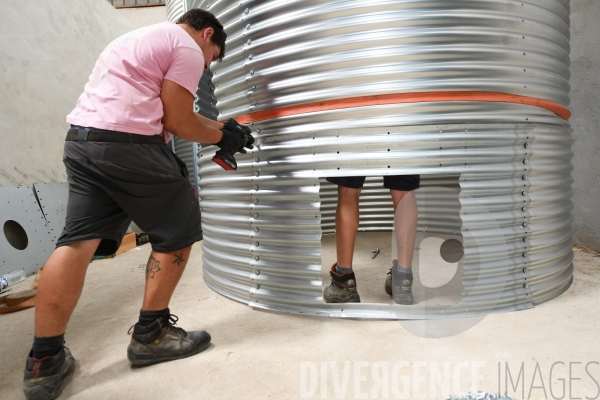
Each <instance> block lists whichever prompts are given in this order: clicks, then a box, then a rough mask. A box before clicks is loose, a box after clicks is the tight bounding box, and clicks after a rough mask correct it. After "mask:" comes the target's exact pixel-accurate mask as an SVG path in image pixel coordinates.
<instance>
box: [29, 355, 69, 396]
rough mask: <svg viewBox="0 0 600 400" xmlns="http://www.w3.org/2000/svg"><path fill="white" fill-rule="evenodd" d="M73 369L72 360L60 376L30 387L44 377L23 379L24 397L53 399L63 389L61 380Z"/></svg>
mask: <svg viewBox="0 0 600 400" xmlns="http://www.w3.org/2000/svg"><path fill="white" fill-rule="evenodd" d="M74 370H75V360H73V363H72V364H71V365H70V366H69V368H68V369H67V370H66V371H65V373H64V374H62V375H61V376H56V377H55V378H53V379H52V380H50V381H48V383H47V384H45V385H44V386H38V387H35V386H33V387H31V386H32V384H35V382H36V381H38V380H41V379H44V378H33V379H29V380H27V381H25V383H24V388H23V390H24V392H25V398H26V399H27V400H54V399H56V398H58V397H59V396H60V395H61V393H62V391H63V387H62V381H63V380H64V379H65V378H66V377H67V376H69V375H70V374H71V373H72V372H73V371H74Z"/></svg>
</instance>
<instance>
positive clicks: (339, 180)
mask: <svg viewBox="0 0 600 400" xmlns="http://www.w3.org/2000/svg"><path fill="white" fill-rule="evenodd" d="M365 178H366V177H365V176H339V177H334V178H325V179H327V181H328V182H331V183H334V184H336V185H338V186H343V187H347V188H351V189H362V187H363V185H364V183H365ZM383 187H384V188H386V189H390V190H400V191H403V192H410V191H411V190H415V189H418V188H419V187H421V175H390V176H384V177H383Z"/></svg>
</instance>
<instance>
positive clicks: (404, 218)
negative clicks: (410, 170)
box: [390, 190, 418, 268]
mask: <svg viewBox="0 0 600 400" xmlns="http://www.w3.org/2000/svg"><path fill="white" fill-rule="evenodd" d="M390 194H391V195H392V201H393V202H394V216H398V217H396V218H395V220H396V222H397V223H396V226H395V227H394V228H395V232H396V244H397V245H398V264H399V265H400V266H401V267H403V268H409V267H411V266H412V259H413V252H414V248H415V236H416V234H417V220H418V209H417V199H416V197H415V193H414V191H408V192H405V191H400V190H390Z"/></svg>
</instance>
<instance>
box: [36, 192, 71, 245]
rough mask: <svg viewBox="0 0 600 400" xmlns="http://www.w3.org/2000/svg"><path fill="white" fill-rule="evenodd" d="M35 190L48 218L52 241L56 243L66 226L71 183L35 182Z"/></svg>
mask: <svg viewBox="0 0 600 400" xmlns="http://www.w3.org/2000/svg"><path fill="white" fill-rule="evenodd" d="M33 192H34V194H35V196H36V198H37V201H38V203H39V205H40V207H41V211H42V213H43V214H44V218H45V219H46V224H47V225H48V230H49V233H50V237H51V238H52V243H53V244H56V241H57V240H58V238H59V237H60V235H61V233H62V231H63V228H64V227H65V218H66V217H67V202H68V200H69V184H68V183H66V182H51V183H34V184H33Z"/></svg>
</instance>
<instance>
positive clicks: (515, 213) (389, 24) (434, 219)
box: [190, 0, 573, 318]
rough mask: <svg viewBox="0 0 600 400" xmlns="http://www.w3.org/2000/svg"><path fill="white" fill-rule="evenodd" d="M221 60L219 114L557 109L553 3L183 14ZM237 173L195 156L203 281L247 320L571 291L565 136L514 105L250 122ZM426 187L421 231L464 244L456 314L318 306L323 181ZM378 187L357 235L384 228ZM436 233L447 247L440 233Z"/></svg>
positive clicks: (333, 2)
mask: <svg viewBox="0 0 600 400" xmlns="http://www.w3.org/2000/svg"><path fill="white" fill-rule="evenodd" d="M192 3H193V6H194V7H201V8H207V9H208V10H210V11H211V12H213V13H215V14H216V15H217V17H218V18H219V20H220V21H221V22H222V23H223V24H224V26H225V27H226V30H227V32H228V35H229V37H228V41H227V49H228V53H227V56H226V58H225V59H224V61H223V62H222V63H219V64H214V65H213V66H212V71H213V72H214V77H213V79H212V81H213V82H214V84H215V87H216V88H215V95H216V97H217V99H218V103H217V107H218V108H219V111H220V112H221V114H220V118H227V117H235V116H239V115H241V114H246V113H248V112H254V111H261V110H270V109H273V108H278V107H282V106H288V105H297V104H302V103H306V102H315V101H325V100H335V99H344V98H349V97H356V96H368V95H377V94H395V93H411V92H423V91H492V92H500V93H510V94H517V95H523V96H529V97H534V98H538V99H543V100H549V101H553V102H556V103H558V104H560V105H563V106H568V104H569V97H568V91H569V84H568V79H569V64H570V60H569V55H568V54H569V2H568V1H566V0H529V1H512V0H494V1H491V0H490V1H487V0H481V1H473V0H456V1H442V0H438V1H435V0H434V1H425V0H375V1H369V2H365V1H359V0H314V1H310V2H306V1H300V0H285V1H283V0H263V1H253V0H246V1H243V0H242V1H232V0H211V1H192V2H190V5H192ZM252 129H253V131H254V134H255V136H256V137H257V139H258V141H257V142H258V148H257V149H256V150H254V151H253V152H251V153H250V154H248V155H239V156H237V157H238V171H237V172H235V173H231V172H229V173H228V172H224V171H222V170H221V169H220V168H219V167H218V166H216V165H215V164H214V163H212V162H211V161H210V158H211V157H212V154H213V152H214V151H215V148H214V147H208V148H205V149H202V150H201V151H200V153H199V162H198V166H199V168H200V171H199V177H200V187H201V192H200V196H201V208H202V210H203V214H202V216H203V229H204V233H205V240H204V243H203V249H204V272H205V280H206V282H207V284H208V285H209V286H210V287H212V288H213V289H214V290H216V291H218V292H219V293H221V294H223V295H225V296H229V297H231V298H233V299H235V300H238V301H242V302H245V303H247V304H249V305H251V306H253V307H257V308H265V309H273V310H281V311H288V312H295V313H308V314H314V315H326V316H337V317H360V318H449V317H459V316H466V315H480V314H485V313H487V312H492V311H509V310H519V309H524V308H528V307H532V306H533V305H534V304H537V303H539V302H542V301H547V300H549V299H551V298H553V297H555V296H558V295H559V294H560V293H562V292H563V291H564V290H566V288H568V286H569V285H570V283H571V281H572V257H573V256H572V251H571V247H572V237H571V236H572V228H571V222H572V216H571V209H572V202H571V191H570V185H571V183H572V178H571V176H570V173H571V170H572V164H571V162H570V160H571V158H572V153H571V150H570V146H571V143H572V139H571V136H570V133H571V131H570V127H569V125H568V123H567V122H566V121H564V120H562V119H561V118H559V117H558V116H557V115H555V114H554V113H552V112H550V111H548V110H545V109H542V108H538V107H534V106H529V105H520V104H511V103H481V102H472V101H461V102H445V101H439V102H427V103H424V102H421V103H412V104H391V105H384V106H364V107H357V108H348V109H340V110H330V111H318V112H311V113H308V114H301V115H295V116H287V117H280V118H273V119H270V120H266V121H262V122H257V123H254V124H252ZM396 174H421V176H422V179H423V187H422V189H419V190H418V191H417V193H416V194H417V200H418V203H419V226H418V231H419V235H421V236H422V235H424V234H429V235H438V236H444V235H446V236H448V235H454V236H456V237H459V238H460V240H461V241H462V242H463V245H464V250H465V255H464V258H463V260H462V261H461V271H462V287H463V289H462V295H461V302H460V303H459V304H455V305H451V306H449V305H438V306H431V307H424V306H419V305H414V306H400V305H395V304H344V305H342V306H340V305H335V304H324V303H323V302H322V292H321V285H322V282H321V278H320V274H321V265H320V263H321V257H320V252H321V235H322V233H323V232H330V231H331V230H332V229H333V225H334V223H333V214H334V210H335V203H336V196H335V188H332V187H331V185H329V184H326V183H324V180H323V178H324V177H327V176H345V175H366V176H370V177H380V176H382V175H396ZM379 182H380V178H372V179H369V180H367V185H366V186H365V188H364V189H363V194H362V197H361V203H360V207H361V221H360V229H364V230H382V229H390V228H391V221H392V219H393V213H392V209H391V204H390V202H389V200H388V197H389V195H387V193H386V192H387V191H385V190H383V189H382V188H381V186H380V185H379ZM446 236H444V237H446Z"/></svg>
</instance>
